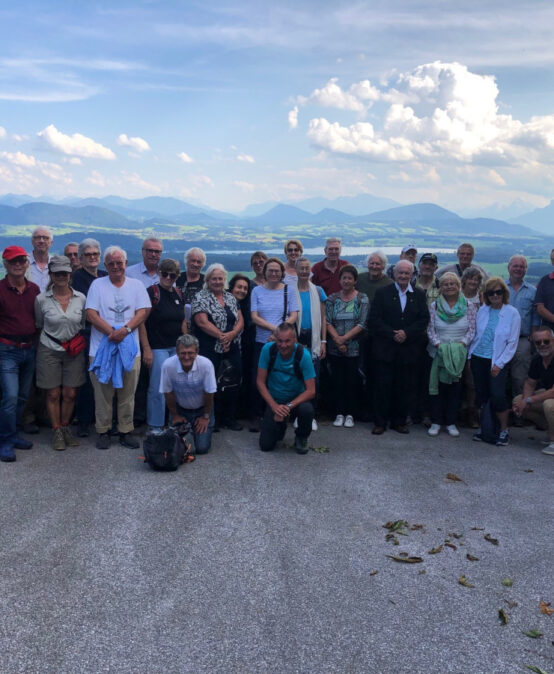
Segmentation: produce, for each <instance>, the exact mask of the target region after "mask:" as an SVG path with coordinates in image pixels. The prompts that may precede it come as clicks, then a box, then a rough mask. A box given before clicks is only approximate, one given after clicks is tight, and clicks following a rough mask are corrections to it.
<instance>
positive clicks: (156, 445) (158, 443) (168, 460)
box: [142, 424, 194, 470]
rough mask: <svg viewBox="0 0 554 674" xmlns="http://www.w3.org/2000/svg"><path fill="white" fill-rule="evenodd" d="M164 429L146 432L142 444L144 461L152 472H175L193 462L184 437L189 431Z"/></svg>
mask: <svg viewBox="0 0 554 674" xmlns="http://www.w3.org/2000/svg"><path fill="white" fill-rule="evenodd" d="M187 427H188V428H187V429H184V430H183V431H182V430H181V429H179V431H178V430H177V429H176V428H171V427H170V428H166V429H165V430H163V431H148V433H147V434H146V437H145V438H144V441H143V443H142V449H143V451H144V461H145V462H146V463H147V464H148V465H149V466H150V467H151V468H153V469H154V470H177V468H179V466H180V465H181V464H182V463H186V462H188V461H192V460H194V457H193V456H192V454H191V452H190V449H191V447H190V444H189V445H188V446H187V445H186V443H185V438H184V435H186V433H187V432H188V430H190V426H188V424H187Z"/></svg>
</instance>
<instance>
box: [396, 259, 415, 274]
mask: <svg viewBox="0 0 554 674" xmlns="http://www.w3.org/2000/svg"><path fill="white" fill-rule="evenodd" d="M399 264H409V265H410V272H411V273H412V274H413V273H414V269H415V265H414V263H413V262H410V260H398V262H397V263H396V264H395V265H394V271H395V272H396V270H397V269H398V265H399Z"/></svg>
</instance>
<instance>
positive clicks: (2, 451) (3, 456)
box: [0, 445, 15, 463]
mask: <svg viewBox="0 0 554 674" xmlns="http://www.w3.org/2000/svg"><path fill="white" fill-rule="evenodd" d="M0 461H5V462H6V463H8V462H10V461H15V452H14V451H13V447H11V446H10V445H4V446H3V447H0Z"/></svg>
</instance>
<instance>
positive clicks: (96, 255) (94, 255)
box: [83, 252, 100, 257]
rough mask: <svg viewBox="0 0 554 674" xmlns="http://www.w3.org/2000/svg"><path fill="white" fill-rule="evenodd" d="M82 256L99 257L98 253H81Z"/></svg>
mask: <svg viewBox="0 0 554 674" xmlns="http://www.w3.org/2000/svg"><path fill="white" fill-rule="evenodd" d="M83 256H84V257H100V253H98V252H96V253H83Z"/></svg>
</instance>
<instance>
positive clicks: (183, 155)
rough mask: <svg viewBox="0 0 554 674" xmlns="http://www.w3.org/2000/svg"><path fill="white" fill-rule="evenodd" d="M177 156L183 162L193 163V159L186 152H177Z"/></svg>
mask: <svg viewBox="0 0 554 674" xmlns="http://www.w3.org/2000/svg"><path fill="white" fill-rule="evenodd" d="M177 156H178V157H179V159H180V160H181V161H183V162H185V164H193V163H194V159H193V158H192V157H191V156H190V155H188V154H187V153H186V152H179V154H178V155H177Z"/></svg>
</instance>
